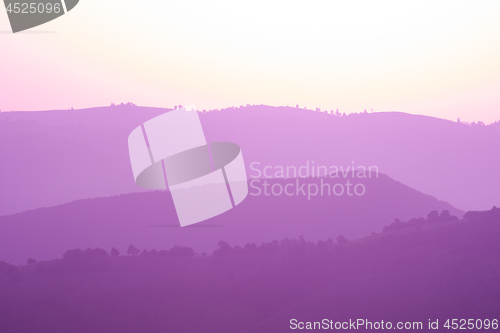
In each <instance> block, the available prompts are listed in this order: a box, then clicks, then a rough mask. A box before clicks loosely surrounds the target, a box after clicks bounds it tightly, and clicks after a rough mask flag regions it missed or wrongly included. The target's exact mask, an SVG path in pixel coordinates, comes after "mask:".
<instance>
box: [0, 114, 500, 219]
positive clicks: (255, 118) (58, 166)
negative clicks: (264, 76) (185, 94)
mask: <svg viewBox="0 0 500 333" xmlns="http://www.w3.org/2000/svg"><path fill="white" fill-rule="evenodd" d="M166 111H168V109H161V108H145V107H136V106H133V105H123V106H116V107H103V108H93V109H85V110H65V111H45V112H4V113H1V114H0V142H1V143H0V154H1V156H2V163H1V165H0V188H1V192H0V193H1V196H0V215H7V214H13V213H18V212H22V211H24V210H27V209H34V208H38V207H48V206H54V205H58V204H62V203H66V202H71V201H73V200H77V199H85V198H93V197H103V196H111V195H117V194H122V193H130V192H141V191H143V190H141V189H140V188H139V187H137V186H136V185H135V184H134V181H133V177H132V172H131V167H130V162H129V157H128V149H127V137H128V134H129V133H130V131H131V130H132V129H133V128H135V127H136V126H138V125H139V124H141V123H142V122H144V121H146V120H148V119H151V118H153V117H155V116H157V115H159V114H161V113H164V112H166ZM201 120H202V124H203V126H204V130H205V133H206V136H207V140H208V141H229V142H235V143H237V144H239V145H240V146H241V147H242V151H243V156H244V160H245V163H246V164H247V170H248V173H249V174H251V170H250V169H249V168H248V166H249V165H250V164H251V163H252V162H260V163H261V166H262V167H264V166H266V165H271V166H276V165H281V166H288V165H295V166H301V165H304V164H305V163H306V162H307V161H314V162H315V164H316V165H325V166H331V165H335V166H344V167H347V166H350V165H352V161H354V162H355V165H364V166H371V165H376V166H378V167H379V170H380V172H383V173H385V174H387V175H389V176H391V177H392V178H394V179H396V180H398V181H401V182H402V183H404V184H407V185H408V186H410V187H412V188H415V189H417V190H419V191H421V192H423V193H428V194H430V195H433V196H435V197H437V198H439V199H440V200H444V201H446V202H449V203H451V204H452V205H454V206H455V207H458V208H460V209H464V210H468V209H488V208H490V207H491V206H493V205H494V204H495V203H496V202H498V199H499V198H500V173H498V170H499V169H500V158H499V157H498V154H497V153H496V152H497V151H500V127H499V126H498V124H494V125H490V126H469V125H466V124H461V123H455V122H451V121H446V120H441V119H437V118H432V117H426V116H415V115H408V114H403V113H396V112H392V113H372V114H352V115H349V116H344V117H339V116H334V115H331V114H326V113H321V112H315V111H312V110H304V109H298V108H288V107H269V106H248V107H243V108H230V109H225V110H223V111H213V112H208V113H206V114H201Z"/></svg>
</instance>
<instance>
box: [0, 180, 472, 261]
mask: <svg viewBox="0 0 500 333" xmlns="http://www.w3.org/2000/svg"><path fill="white" fill-rule="evenodd" d="M351 180H352V179H351ZM268 181H269V182H270V183H271V184H274V183H280V184H281V185H282V186H284V185H285V184H287V183H295V182H296V179H287V180H268ZM299 181H301V182H306V181H307V182H315V183H318V184H319V182H320V181H319V180H318V179H300V180H299ZM342 181H343V180H342ZM342 181H340V182H342ZM337 182H339V181H338V180H331V183H332V184H334V183H337ZM364 185H365V187H366V193H365V195H363V196H348V195H343V196H338V197H336V196H333V195H330V196H328V195H326V192H325V195H324V196H319V195H318V196H316V197H312V198H311V200H308V199H307V197H306V196H303V195H299V196H291V197H290V196H286V195H281V196H273V195H270V196H265V195H264V193H262V195H259V196H254V195H249V196H248V197H247V198H246V199H245V200H244V201H243V202H242V203H241V204H240V205H238V206H237V207H236V208H234V209H232V210H230V211H228V212H226V213H224V214H222V215H219V216H216V217H214V218H211V219H209V220H206V221H204V222H201V223H198V224H195V225H192V226H189V227H184V228H180V227H179V222H178V219H177V215H176V212H175V209H174V206H173V202H172V199H171V197H170V192H168V191H162V192H160V191H156V192H146V193H136V194H126V195H120V196H114V197H107V198H95V199H86V200H79V201H75V202H71V203H68V204H64V205H60V206H55V207H50V208H40V209H36V210H31V211H26V212H23V213H19V214H14V215H9V216H3V217H0V253H1V257H0V260H5V261H7V262H11V263H15V264H20V263H24V262H26V260H27V259H28V258H29V257H33V258H35V259H38V260H42V259H43V260H48V259H53V258H58V257H59V256H60V255H61V254H62V253H63V252H64V251H65V250H67V249H70V248H83V249H85V248H88V247H92V248H93V247H99V248H104V249H107V250H109V249H111V248H112V247H117V248H118V249H119V250H120V251H122V252H125V250H126V248H127V247H128V245H129V244H133V245H135V246H136V247H138V248H139V249H141V250H142V249H144V248H147V249H151V248H156V249H158V250H159V249H168V248H170V247H172V246H173V245H182V246H189V247H192V248H193V249H194V250H195V251H196V252H198V253H202V252H208V253H211V252H212V251H213V250H214V249H215V248H216V246H217V243H218V242H219V241H220V240H224V241H227V242H228V243H230V244H231V245H244V244H245V243H247V242H255V243H261V242H268V241H272V240H275V239H276V240H279V239H283V238H286V237H288V238H298V237H299V236H304V237H305V238H306V239H308V240H311V241H318V240H320V239H326V238H333V239H335V238H336V237H337V236H338V235H339V234H342V235H344V236H345V237H347V238H348V239H353V238H359V237H364V236H368V235H369V234H371V232H372V231H373V232H377V233H379V232H382V228H383V227H384V226H385V225H388V224H390V223H391V222H392V221H394V219H395V218H400V219H402V220H404V221H406V220H409V219H410V218H412V217H421V216H423V217H425V216H427V214H428V213H429V212H430V211H431V210H438V211H442V210H449V211H450V213H451V214H452V215H457V216H459V217H461V216H462V213H463V212H462V211H460V210H457V209H455V208H453V207H452V206H451V205H449V204H447V203H445V202H442V201H438V200H437V199H435V198H434V197H431V196H429V195H425V194H422V193H420V192H418V191H416V190H414V189H411V188H409V187H408V186H405V185H403V184H401V183H399V182H397V181H394V180H393V179H391V178H389V177H388V176H385V175H383V174H380V175H379V178H372V179H366V180H364ZM250 193H253V194H255V193H256V190H252V189H251V191H250Z"/></svg>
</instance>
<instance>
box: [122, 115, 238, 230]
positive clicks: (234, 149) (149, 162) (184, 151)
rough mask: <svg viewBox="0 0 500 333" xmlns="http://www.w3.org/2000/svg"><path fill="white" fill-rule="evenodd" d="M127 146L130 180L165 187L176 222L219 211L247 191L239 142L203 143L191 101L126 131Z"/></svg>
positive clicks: (201, 218)
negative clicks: (131, 174) (128, 131)
mask: <svg viewBox="0 0 500 333" xmlns="http://www.w3.org/2000/svg"><path fill="white" fill-rule="evenodd" d="M128 148H129V155H130V163H131V165H132V172H133V174H134V179H135V182H136V184H137V185H138V186H140V187H143V188H147V189H169V190H170V193H171V195H172V199H173V201H174V205H175V210H176V212H177V216H178V218H179V222H180V224H181V226H182V227H184V226H187V225H190V224H194V223H198V222H201V221H204V220H206V219H209V218H211V217H214V216H216V215H219V214H222V213H224V212H225V211H227V210H230V209H231V208H233V207H235V206H236V205H238V204H239V203H241V202H242V201H243V200H244V199H245V198H246V196H247V195H248V183H247V175H246V170H245V164H244V162H243V155H242V154H241V149H240V147H239V146H238V145H237V144H234V143H231V142H210V143H208V144H207V142H206V139H205V135H204V133H203V128H202V127H201V122H200V119H199V116H198V111H196V109H195V108H194V107H186V108H181V109H176V110H173V111H170V112H167V113H164V114H162V115H159V116H157V117H155V118H153V119H151V120H148V121H146V122H145V123H144V124H142V125H141V126H139V127H137V128H136V129H134V130H133V131H132V133H130V135H129V137H128Z"/></svg>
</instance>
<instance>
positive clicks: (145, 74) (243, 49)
mask: <svg viewBox="0 0 500 333" xmlns="http://www.w3.org/2000/svg"><path fill="white" fill-rule="evenodd" d="M498 17H500V2H498V1H494V0H493V1H457V0H456V1H307V2H306V1H261V0H257V1H251V2H250V1H243V2H242V1H238V2H236V1H219V0H215V1H201V0H196V1H195V0H186V1H176V2H174V1H163V2H161V3H159V2H139V1H131V0H122V1H117V0H113V1H111V0H100V1H92V0H81V1H80V3H79V4H78V6H77V7H76V8H75V9H74V10H73V11H71V12H70V13H68V14H67V15H65V16H63V17H61V18H59V19H57V20H54V21H53V22H50V23H47V24H45V25H43V26H40V27H37V28H34V29H32V31H33V32H36V31H41V32H43V31H49V32H53V33H30V31H28V32H26V33H20V34H15V35H13V34H8V33H2V34H0V48H1V52H0V109H2V110H43V109H58V108H62V109H64V108H70V107H74V108H82V107H92V106H99V105H109V104H110V103H112V102H114V103H120V102H129V101H130V102H133V103H135V104H138V105H145V106H163V107H172V106H174V105H177V104H183V105H188V104H196V105H197V106H198V108H200V109H219V108H224V107H228V106H232V105H234V106H239V105H244V104H261V103H262V104H267V105H275V106H279V105H297V104H298V105H300V106H301V107H307V108H310V109H314V108H316V107H319V108H321V109H323V110H324V109H327V110H331V109H333V110H336V109H340V111H341V112H346V113H350V112H361V111H363V110H364V109H367V110H370V109H374V110H375V111H401V112H408V113H415V114H424V115H430V116H435V117H439V118H446V119H452V120H456V119H457V118H461V119H462V120H464V121H479V120H481V121H484V122H486V123H491V122H494V121H496V120H499V119H500V61H499V59H500V38H498V37H499V36H500V20H498ZM9 29H10V27H9V24H8V19H7V15H6V14H5V12H4V11H0V31H3V32H6V31H8V30H9Z"/></svg>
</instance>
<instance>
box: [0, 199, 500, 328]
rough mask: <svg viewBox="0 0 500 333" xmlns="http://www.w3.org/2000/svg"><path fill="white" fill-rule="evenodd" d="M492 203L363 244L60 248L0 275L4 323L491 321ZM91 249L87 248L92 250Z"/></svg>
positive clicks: (498, 224)
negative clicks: (58, 254)
mask: <svg viewBox="0 0 500 333" xmlns="http://www.w3.org/2000/svg"><path fill="white" fill-rule="evenodd" d="M499 212H500V209H494V210H492V211H490V212H488V213H482V214H481V213H472V214H471V213H469V214H468V215H466V217H467V218H468V219H467V222H463V221H461V222H456V223H455V224H453V225H448V226H443V227H437V228H432V229H424V230H421V231H416V232H411V233H397V232H391V233H386V234H382V235H375V236H373V237H369V238H368V239H366V240H364V241H362V242H354V243H351V242H347V243H339V244H337V243H335V242H332V241H331V240H326V241H324V242H317V243H312V242H308V241H307V240H304V239H303V238H299V239H295V240H290V239H284V240H282V241H280V242H269V243H267V244H262V245H260V246H256V245H253V244H248V245H246V246H243V245H244V244H241V245H242V246H241V247H236V246H235V247H231V246H230V245H228V244H226V243H225V242H220V243H219V249H218V250H217V251H215V253H214V254H213V255H207V256H205V257H203V256H196V255H193V254H192V252H190V251H182V250H179V248H177V250H176V249H173V250H171V251H168V252H165V251H163V252H156V251H149V252H147V253H146V252H145V253H143V254H140V255H136V256H119V257H109V256H107V255H106V253H105V252H104V254H103V253H101V252H100V251H97V250H96V251H87V252H88V253H89V255H88V256H87V257H86V256H85V255H84V253H86V252H83V253H82V252H80V254H79V255H76V254H75V253H76V252H75V251H69V252H67V253H66V254H65V255H64V259H61V260H57V261H50V262H44V263H38V264H32V265H29V266H25V267H21V268H19V269H18V273H19V275H18V277H17V278H16V279H10V280H9V279H8V278H7V276H6V275H5V274H3V275H2V274H0V327H2V329H3V331H5V332H11V333H16V332H33V333H37V332H51V333H58V332H64V333H66V332H75V333H79V332H123V333H127V332H150V333H154V332H288V331H290V329H289V327H290V326H289V325H290V324H289V323H290V320H291V319H294V318H295V319H297V320H298V321H304V322H306V321H321V320H322V319H325V318H327V319H330V320H333V321H334V322H343V321H349V319H352V320H356V319H358V318H363V319H367V320H370V321H372V322H375V321H376V322H380V321H381V320H383V321H384V322H388V321H390V322H392V323H394V325H395V324H396V323H397V322H411V323H413V322H422V323H423V325H424V328H425V327H426V326H425V325H427V323H428V320H429V319H430V320H432V321H435V320H439V323H440V330H439V331H445V329H443V327H442V325H443V324H444V323H445V321H446V319H452V318H458V319H460V318H464V319H470V318H473V319H481V320H483V321H484V320H486V319H489V320H490V321H491V320H493V319H497V320H498V319H500V318H499V317H498V316H499V314H500V285H499V284H498V281H499V278H500V266H499V263H500V243H499V242H498V239H499V237H500V213H499ZM94 252H95V253H94Z"/></svg>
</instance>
